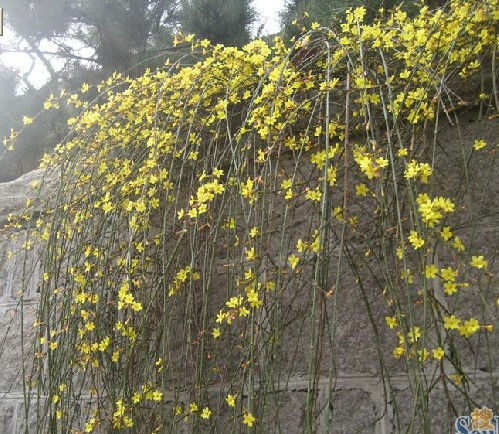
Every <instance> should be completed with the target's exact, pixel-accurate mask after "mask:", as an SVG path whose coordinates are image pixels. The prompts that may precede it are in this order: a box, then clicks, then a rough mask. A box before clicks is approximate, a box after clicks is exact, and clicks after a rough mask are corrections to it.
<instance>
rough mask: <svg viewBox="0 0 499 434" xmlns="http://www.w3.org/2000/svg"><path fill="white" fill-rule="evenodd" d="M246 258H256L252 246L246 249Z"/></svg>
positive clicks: (249, 259)
mask: <svg viewBox="0 0 499 434" xmlns="http://www.w3.org/2000/svg"><path fill="white" fill-rule="evenodd" d="M246 259H247V260H248V261H254V260H255V259H256V252H255V248H254V247H252V248H251V249H249V250H247V251H246Z"/></svg>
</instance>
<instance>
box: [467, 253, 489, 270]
mask: <svg viewBox="0 0 499 434" xmlns="http://www.w3.org/2000/svg"><path fill="white" fill-rule="evenodd" d="M470 264H471V266H472V267H475V268H487V265H488V262H487V261H486V260H485V259H484V257H483V256H472V257H471V262H470Z"/></svg>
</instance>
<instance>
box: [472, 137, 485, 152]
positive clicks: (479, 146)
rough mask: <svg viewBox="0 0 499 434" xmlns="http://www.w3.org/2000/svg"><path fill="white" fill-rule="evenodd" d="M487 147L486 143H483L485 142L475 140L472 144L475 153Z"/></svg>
mask: <svg viewBox="0 0 499 434" xmlns="http://www.w3.org/2000/svg"><path fill="white" fill-rule="evenodd" d="M486 145H487V143H485V140H478V139H477V140H475V141H474V142H473V149H474V150H475V151H479V150H480V149H483V148H485V146H486Z"/></svg>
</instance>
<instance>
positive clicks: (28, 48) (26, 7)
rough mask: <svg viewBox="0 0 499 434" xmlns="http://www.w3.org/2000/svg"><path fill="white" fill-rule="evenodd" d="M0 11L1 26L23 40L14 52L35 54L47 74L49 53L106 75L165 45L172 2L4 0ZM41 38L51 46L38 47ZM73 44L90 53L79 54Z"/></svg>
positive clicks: (170, 27)
mask: <svg viewBox="0 0 499 434" xmlns="http://www.w3.org/2000/svg"><path fill="white" fill-rule="evenodd" d="M4 9H5V12H6V22H7V24H8V25H9V26H11V27H12V29H13V30H14V31H15V32H16V34H17V35H19V37H20V38H21V39H22V41H23V42H24V48H19V50H23V51H25V52H28V53H30V54H33V55H35V56H37V57H38V58H39V59H40V60H41V61H42V62H43V64H44V65H45V66H46V68H47V69H48V70H49V72H50V73H51V74H52V75H53V76H54V75H56V72H55V70H54V68H53V66H52V64H51V62H50V58H51V57H53V56H56V57H59V58H62V59H65V60H66V61H67V62H68V63H69V64H71V63H73V62H75V61H76V62H81V61H87V62H91V63H94V64H96V65H98V66H100V67H101V68H102V71H103V72H104V74H106V75H107V74H109V73H111V72H113V71H116V70H117V71H125V70H127V69H128V68H130V67H132V66H133V65H134V64H136V63H137V61H139V60H142V59H143V58H144V56H148V55H149V54H148V51H149V50H150V49H152V48H154V47H156V46H157V45H158V44H159V43H161V44H162V45H165V42H166V41H167V40H168V37H169V36H171V34H172V32H173V29H174V28H175V26H176V23H177V12H178V0H109V1H101V0H83V1H76V0H70V1H67V0H37V1H32V0H24V1H21V2H19V1H17V0H6V1H5V7H4ZM44 40H45V41H49V42H51V43H52V45H53V46H54V49H53V50H43V49H41V48H40V44H41V42H42V41H44ZM75 46H79V47H83V48H90V49H92V50H93V51H94V53H93V54H90V55H88V56H85V55H81V54H79V53H78V51H77V50H75Z"/></svg>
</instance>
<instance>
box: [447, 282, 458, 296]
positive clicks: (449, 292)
mask: <svg viewBox="0 0 499 434" xmlns="http://www.w3.org/2000/svg"><path fill="white" fill-rule="evenodd" d="M444 292H445V293H446V294H447V295H452V294H454V293H455V292H457V285H456V284H455V283H454V282H445V283H444Z"/></svg>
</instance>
